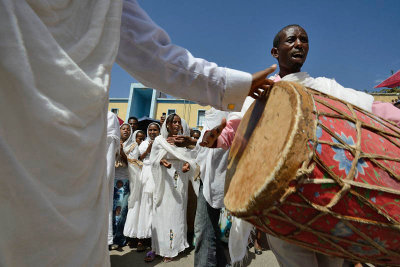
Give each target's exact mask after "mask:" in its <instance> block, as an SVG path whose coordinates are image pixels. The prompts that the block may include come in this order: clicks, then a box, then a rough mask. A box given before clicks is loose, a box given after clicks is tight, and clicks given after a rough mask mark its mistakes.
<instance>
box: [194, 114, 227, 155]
mask: <svg viewBox="0 0 400 267" xmlns="http://www.w3.org/2000/svg"><path fill="white" fill-rule="evenodd" d="M225 126H226V119H225V118H223V119H222V121H221V124H220V125H218V126H217V127H214V128H212V129H211V130H208V131H206V132H205V133H204V136H203V140H201V143H200V146H204V147H210V148H215V147H217V140H218V137H219V136H220V135H221V132H222V130H223V129H224V128H225Z"/></svg>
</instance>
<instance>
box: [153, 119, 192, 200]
mask: <svg viewBox="0 0 400 267" xmlns="http://www.w3.org/2000/svg"><path fill="white" fill-rule="evenodd" d="M175 115H176V114H171V115H169V116H175ZM169 116H168V117H169ZM181 125H182V131H181V133H180V134H183V135H190V129H189V126H188V125H187V123H186V121H185V120H184V119H182V118H181ZM167 138H168V130H167V119H166V120H165V122H164V123H163V125H162V127H161V135H160V136H157V137H156V139H154V143H153V147H152V150H151V154H150V163H151V165H152V173H153V178H154V183H155V190H154V199H155V205H157V206H159V205H160V203H161V200H162V198H163V195H164V187H165V181H164V179H162V177H161V174H162V170H161V168H164V167H163V166H161V164H160V161H161V160H162V159H163V158H164V157H165V155H166V154H167V153H170V154H171V155H172V156H173V157H175V158H177V159H179V160H181V161H184V162H188V163H189V165H190V170H189V171H188V172H187V173H185V174H186V175H187V177H194V174H195V170H196V168H197V164H196V162H195V161H194V160H193V158H192V157H190V151H188V149H186V148H184V147H177V146H174V145H171V144H169V143H168V142H167Z"/></svg>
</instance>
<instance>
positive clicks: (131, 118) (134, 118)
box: [128, 117, 139, 122]
mask: <svg viewBox="0 0 400 267" xmlns="http://www.w3.org/2000/svg"><path fill="white" fill-rule="evenodd" d="M130 120H135V121H137V122H139V120H138V119H137V118H136V117H129V119H128V121H130Z"/></svg>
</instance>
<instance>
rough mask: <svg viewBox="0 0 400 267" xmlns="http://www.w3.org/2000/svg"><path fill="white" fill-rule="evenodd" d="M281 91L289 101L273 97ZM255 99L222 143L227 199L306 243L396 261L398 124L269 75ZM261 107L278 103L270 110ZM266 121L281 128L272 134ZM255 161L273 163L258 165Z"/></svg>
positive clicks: (399, 246) (399, 250) (399, 243)
mask: <svg viewBox="0 0 400 267" xmlns="http://www.w3.org/2000/svg"><path fill="white" fill-rule="evenodd" d="M293 95H294V96H293ZM284 97H289V98H293V99H296V100H293V101H288V102H287V103H286V102H285V101H284V102H285V103H286V104H285V103H284V104H283V105H280V104H279V103H280V100H281V99H282V98H284ZM257 102H258V103H257ZM259 102H260V101H259V100H257V101H256V103H254V104H253V106H252V107H251V108H250V109H249V111H248V112H247V113H246V115H245V117H244V118H243V121H242V123H241V125H240V126H239V130H238V132H237V136H236V137H235V141H234V144H233V146H232V149H231V155H230V161H229V165H228V179H227V180H228V184H227V192H226V197H225V204H226V207H227V208H228V209H229V210H230V211H231V212H232V213H233V215H236V216H238V217H241V218H243V219H246V220H247V221H249V222H251V223H252V224H254V225H255V226H256V227H257V228H259V229H261V230H263V231H265V232H267V233H269V234H272V235H274V236H277V237H279V238H281V239H283V240H286V241H288V242H291V243H295V244H298V245H300V246H303V247H306V248H309V249H311V250H314V251H318V252H321V253H324V254H327V255H331V256H336V257H340V258H347V259H350V260H354V261H361V262H369V263H375V264H382V265H400V129H399V128H398V127H397V126H396V125H394V124H393V123H391V122H388V121H385V120H383V119H381V118H378V117H377V116H374V115H373V114H371V113H369V112H367V111H364V110H361V109H359V108H357V107H354V106H352V105H351V104H349V103H346V102H344V101H341V100H338V99H336V98H334V97H330V96H327V95H324V94H322V93H319V92H317V91H314V90H311V89H307V88H304V87H303V86H301V85H299V84H295V83H287V82H280V83H277V84H276V85H275V86H274V88H273V90H272V92H271V95H270V97H269V98H268V100H267V101H266V102H265V103H263V104H260V103H259ZM257 105H258V106H257ZM262 107H263V108H264V110H263V113H261V112H260V110H262ZM270 108H280V109H281V111H276V112H275V113H274V114H275V115H274V114H272V113H271V111H268V110H269V109H270ZM288 110H291V111H288ZM268 112H269V115H268ZM286 113H289V114H286ZM299 114H300V115H299ZM273 116H278V117H282V118H284V119H285V120H286V122H282V123H281V124H280V123H278V122H274V117H273ZM293 116H294V118H292V119H291V117H293ZM268 121H272V124H271V123H268ZM277 121H279V120H277ZM286 124H289V126H287V125H286ZM271 127H279V129H283V130H285V129H288V130H285V131H284V132H283V133H281V134H280V136H276V139H275V141H276V142H274V136H273V135H274V134H272V136H271V133H268V131H270V129H271ZM260 132H261V133H260ZM262 133H263V134H262ZM275 135H276V134H275ZM254 137H256V138H257V139H258V140H256V139H255V138H254ZM281 139H282V140H281ZM266 142H269V143H271V144H269V145H266V146H267V147H263V146H264V143H266ZM243 143H245V145H243ZM257 143H258V145H256V144H257ZM274 143H276V144H274ZM274 145H276V146H278V148H274ZM260 150H261V151H260ZM257 151H258V152H257ZM270 153H274V155H272V154H270ZM247 157H250V158H251V159H252V160H253V161H254V160H255V161H256V163H255V165H254V166H251V165H249V162H250V161H252V160H248V159H247ZM258 159H262V160H264V161H267V160H271V161H272V163H268V164H269V165H268V166H267V167H266V168H265V169H264V168H263V163H262V160H260V161H258ZM246 168H247V170H246ZM249 168H254V169H255V171H253V170H249ZM257 170H258V171H257ZM253 178H254V182H253V181H252V180H253ZM246 183H247V184H251V185H247V184H246ZM238 187H241V188H238ZM245 191H248V193H244V192H245ZM235 195H236V197H235ZM238 195H241V197H240V199H239V200H237V198H238V197H237V196H238ZM234 198H235V200H234ZM239 202H241V203H239Z"/></svg>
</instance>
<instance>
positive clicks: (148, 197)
mask: <svg viewBox="0 0 400 267" xmlns="http://www.w3.org/2000/svg"><path fill="white" fill-rule="evenodd" d="M158 135H160V125H159V124H158V123H155V122H152V123H150V124H149V126H148V127H147V138H146V140H144V141H143V142H142V143H141V144H140V146H139V154H140V156H139V160H140V161H142V162H143V167H142V172H141V173H140V183H138V185H137V186H136V188H135V189H133V190H134V191H135V197H134V201H135V204H134V205H136V206H137V212H135V216H136V222H135V226H134V227H132V229H131V230H132V231H131V232H130V233H129V234H130V236H132V237H133V236H134V237H136V238H138V239H139V240H138V245H137V251H138V252H142V251H144V250H146V247H145V246H144V245H143V239H146V238H151V223H152V210H153V191H154V181H153V177H152V174H151V166H150V152H151V148H152V145H153V141H154V139H155V138H156V137H157V136H158ZM127 234H128V233H127Z"/></svg>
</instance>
